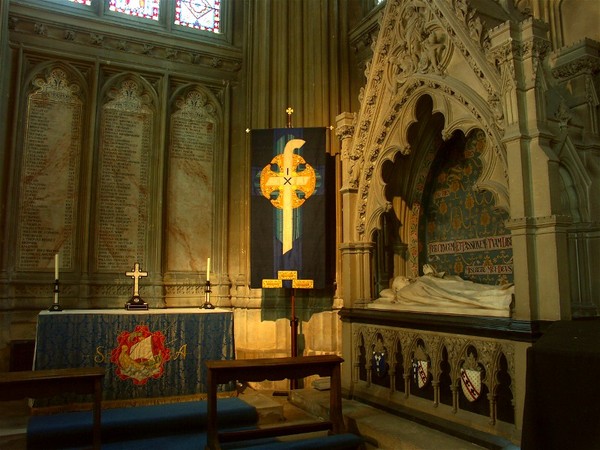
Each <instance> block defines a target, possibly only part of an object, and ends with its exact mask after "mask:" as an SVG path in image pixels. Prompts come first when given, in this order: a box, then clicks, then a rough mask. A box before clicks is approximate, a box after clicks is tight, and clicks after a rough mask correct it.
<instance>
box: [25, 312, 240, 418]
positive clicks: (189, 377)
mask: <svg viewBox="0 0 600 450" xmlns="http://www.w3.org/2000/svg"><path fill="white" fill-rule="evenodd" d="M233 358H234V341H233V313H232V312H231V311H228V310H222V309H215V310H205V309H195V308H171V309H154V310H152V309H150V310H147V311H124V310H70V311H59V312H50V311H42V312H41V313H40V314H39V316H38V323H37V337H36V348H35V359H34V368H35V369H37V370H43V369H62V368H75V367H94V366H97V367H103V368H105V369H106V376H105V379H104V385H103V401H124V400H130V401H131V400H135V399H149V398H164V397H182V396H190V395H198V394H204V393H206V392H207V385H206V377H207V371H206V367H205V364H204V362H205V361H207V360H219V359H233ZM222 388H223V390H233V386H223V387H222ZM73 397H76V400H73ZM69 398H70V401H71V402H73V401H74V402H75V403H78V402H80V401H86V400H85V399H88V398H89V399H91V397H86V396H74V395H72V396H70V397H69ZM88 401H89V400H88ZM64 402H65V399H64V398H62V399H57V398H53V399H39V400H36V402H35V404H34V406H36V407H41V406H52V405H57V404H63V403H64ZM117 403H118V402H117ZM134 403H135V402H134Z"/></svg>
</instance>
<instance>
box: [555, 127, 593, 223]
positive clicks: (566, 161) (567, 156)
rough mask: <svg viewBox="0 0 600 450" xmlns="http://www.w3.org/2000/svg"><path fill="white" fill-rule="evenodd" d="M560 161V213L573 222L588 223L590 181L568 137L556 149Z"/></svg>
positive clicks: (589, 218)
mask: <svg viewBox="0 0 600 450" xmlns="http://www.w3.org/2000/svg"><path fill="white" fill-rule="evenodd" d="M557 155H558V158H559V161H560V165H559V175H560V180H561V183H562V188H563V190H562V192H561V213H562V214H568V215H570V216H571V218H572V220H573V222H589V221H590V220H591V217H590V208H589V202H590V199H589V190H590V187H591V184H592V181H591V179H590V177H589V174H588V173H587V171H586V169H585V167H584V165H583V162H582V161H581V159H580V157H579V154H578V152H577V150H576V149H575V146H574V145H573V141H572V140H571V138H570V137H569V136H566V137H565V139H564V140H563V141H562V142H561V143H560V146H559V148H558V149H557Z"/></svg>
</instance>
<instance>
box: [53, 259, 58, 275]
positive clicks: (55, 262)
mask: <svg viewBox="0 0 600 450" xmlns="http://www.w3.org/2000/svg"><path fill="white" fill-rule="evenodd" d="M54 279H55V280H58V253H57V254H55V255H54Z"/></svg>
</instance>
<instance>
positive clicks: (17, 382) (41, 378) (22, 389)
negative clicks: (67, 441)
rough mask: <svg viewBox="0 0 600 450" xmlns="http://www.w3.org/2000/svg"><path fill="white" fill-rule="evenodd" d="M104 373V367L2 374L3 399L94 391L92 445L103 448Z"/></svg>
mask: <svg viewBox="0 0 600 450" xmlns="http://www.w3.org/2000/svg"><path fill="white" fill-rule="evenodd" d="M104 374H105V370H104V369H102V368H100V367H82V368H77V369H53V370H33V371H23V372H4V373H0V401H9V400H20V399H23V398H42V397H52V396H54V395H58V394H61V393H64V392H75V393H77V394H92V395H93V397H94V407H93V416H94V423H93V430H92V444H93V447H94V449H100V441H101V439H100V431H101V428H100V414H101V409H102V380H103V378H104Z"/></svg>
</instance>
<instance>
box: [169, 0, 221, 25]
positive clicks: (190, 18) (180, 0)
mask: <svg viewBox="0 0 600 450" xmlns="http://www.w3.org/2000/svg"><path fill="white" fill-rule="evenodd" d="M175 25H182V26H184V27H190V28H197V29H199V30H208V31H212V32H214V33H218V32H219V31H220V28H221V0H175Z"/></svg>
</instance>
